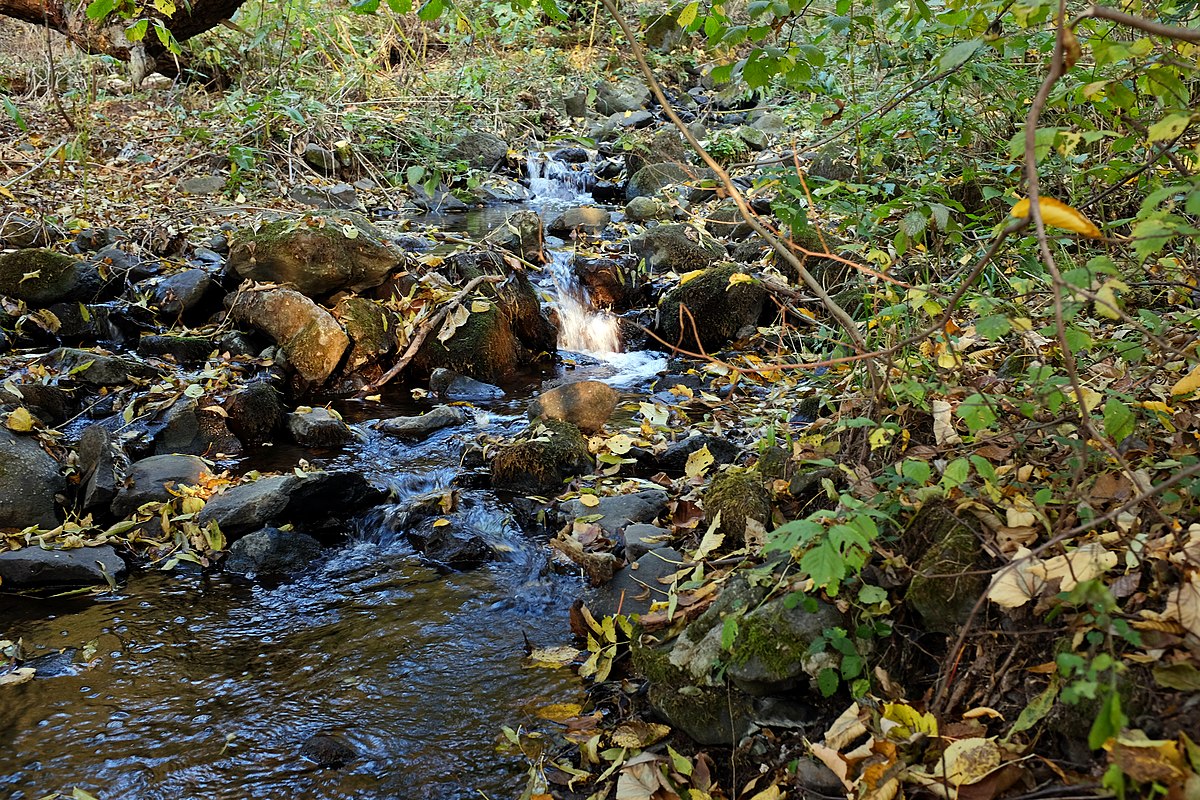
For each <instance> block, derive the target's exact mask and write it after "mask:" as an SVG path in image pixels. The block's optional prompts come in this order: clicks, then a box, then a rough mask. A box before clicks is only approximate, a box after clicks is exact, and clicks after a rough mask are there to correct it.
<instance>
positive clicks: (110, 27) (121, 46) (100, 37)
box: [0, 0, 246, 66]
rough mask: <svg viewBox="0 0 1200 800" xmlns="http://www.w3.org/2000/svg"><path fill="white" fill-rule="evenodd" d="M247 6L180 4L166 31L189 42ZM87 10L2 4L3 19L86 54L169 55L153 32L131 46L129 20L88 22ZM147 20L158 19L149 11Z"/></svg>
mask: <svg viewBox="0 0 1200 800" xmlns="http://www.w3.org/2000/svg"><path fill="white" fill-rule="evenodd" d="M245 2H246V0H192V2H191V4H190V6H191V7H190V9H189V8H187V6H188V5H189V4H187V3H182V2H181V3H179V10H178V11H176V12H175V14H173V15H172V16H170V17H168V18H166V20H165V22H166V27H167V30H169V31H171V33H172V34H173V35H174V36H175V38H176V39H177V40H178V41H180V42H184V41H187V40H188V39H190V38H192V37H193V36H196V35H198V34H201V33H204V32H205V31H207V30H211V29H213V28H215V27H217V26H218V25H220V24H221V23H222V22H224V21H225V20H228V19H229V18H230V17H232V16H233V14H234V12H236V11H237V10H238V8H240V7H241V6H242V4H243V3H245ZM87 6H88V3H87V0H0V16H6V17H13V18H14V19H19V20H22V21H24V22H29V23H31V24H33V25H44V26H46V27H48V28H50V29H51V30H55V31H58V32H59V33H61V34H62V35H63V36H65V37H67V39H68V40H69V41H70V42H71V43H72V44H74V45H75V46H76V47H78V48H79V49H81V50H83V51H84V52H87V53H93V54H103V55H109V56H112V57H114V58H119V59H120V60H122V61H128V60H129V59H130V55H131V53H132V51H133V50H134V49H135V48H136V46H137V45H139V44H140V45H142V47H143V48H144V52H145V54H146V55H147V56H149V57H150V58H153V59H158V57H159V56H161V55H162V54H163V53H165V52H166V48H165V47H163V45H162V43H161V42H160V41H159V40H158V37H157V36H156V35H155V33H154V31H153V29H151V30H149V31H147V33H146V36H145V38H144V39H143V40H142V41H141V42H138V43H131V42H130V41H129V40H128V39H126V38H125V26H126V24H127V21H126V20H122V19H119V18H109V19H107V20H105V21H103V22H101V23H99V24H97V23H95V22H93V21H92V20H90V19H88V17H87V14H86V13H85V11H86V9H87ZM147 16H157V15H155V14H153V12H151V11H150V10H149V9H148V10H147ZM160 18H161V17H160ZM160 66H162V65H161V64H160Z"/></svg>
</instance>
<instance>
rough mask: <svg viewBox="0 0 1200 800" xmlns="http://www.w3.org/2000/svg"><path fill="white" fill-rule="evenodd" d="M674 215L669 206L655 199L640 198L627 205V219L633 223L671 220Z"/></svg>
mask: <svg viewBox="0 0 1200 800" xmlns="http://www.w3.org/2000/svg"><path fill="white" fill-rule="evenodd" d="M674 213H675V212H674V211H672V210H671V207H670V206H669V205H667V204H666V203H664V202H663V201H661V200H659V199H657V198H654V197H645V196H638V197H635V198H633V199H632V200H630V201H629V202H628V203H626V204H625V218H626V219H628V220H630V221H632V222H646V221H647V220H652V219H670V218H671V217H672V216H674Z"/></svg>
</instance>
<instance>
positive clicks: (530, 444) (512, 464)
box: [492, 420, 593, 495]
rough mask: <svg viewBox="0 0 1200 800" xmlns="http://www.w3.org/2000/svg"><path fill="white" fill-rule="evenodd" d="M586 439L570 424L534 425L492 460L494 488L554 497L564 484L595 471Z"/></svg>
mask: <svg viewBox="0 0 1200 800" xmlns="http://www.w3.org/2000/svg"><path fill="white" fill-rule="evenodd" d="M592 466H593V464H592V456H591V453H589V452H588V446H587V439H585V438H584V437H583V434H582V433H580V432H579V429H578V428H576V427H575V426H574V425H572V424H570V423H569V422H559V421H556V420H548V421H546V422H535V423H533V424H532V425H531V426H530V427H529V430H528V431H526V433H525V434H524V437H523V438H522V439H521V440H519V441H517V442H515V443H513V444H510V445H508V446H506V447H504V448H503V449H501V450H500V452H498V453H497V454H496V456H495V458H493V459H492V485H493V486H494V487H495V488H496V489H501V490H504V491H510V492H518V493H521V494H537V495H555V494H558V492H560V491H561V490H562V488H563V482H564V481H565V480H567V479H568V478H571V477H573V476H575V475H581V474H583V473H586V472H590V471H591V470H592Z"/></svg>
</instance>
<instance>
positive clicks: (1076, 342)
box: [1063, 325, 1092, 353]
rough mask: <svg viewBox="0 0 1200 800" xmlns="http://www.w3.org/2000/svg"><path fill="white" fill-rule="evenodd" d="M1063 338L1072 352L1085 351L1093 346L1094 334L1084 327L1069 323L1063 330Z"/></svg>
mask: <svg viewBox="0 0 1200 800" xmlns="http://www.w3.org/2000/svg"><path fill="white" fill-rule="evenodd" d="M1063 338H1064V339H1065V340H1066V342H1067V347H1069V348H1070V349H1071V352H1072V353H1083V352H1085V351H1087V350H1088V349H1089V348H1090V347H1091V346H1092V336H1091V334H1089V333H1088V332H1087V331H1085V330H1083V329H1082V328H1077V327H1075V326H1074V325H1068V326H1067V328H1066V330H1064V331H1063Z"/></svg>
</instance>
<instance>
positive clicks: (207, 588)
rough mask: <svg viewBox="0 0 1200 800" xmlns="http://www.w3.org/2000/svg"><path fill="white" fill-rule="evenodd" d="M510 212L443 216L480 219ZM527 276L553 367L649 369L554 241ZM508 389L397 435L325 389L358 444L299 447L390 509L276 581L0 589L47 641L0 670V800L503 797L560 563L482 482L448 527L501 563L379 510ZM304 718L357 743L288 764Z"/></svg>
mask: <svg viewBox="0 0 1200 800" xmlns="http://www.w3.org/2000/svg"><path fill="white" fill-rule="evenodd" d="M556 163H557V162H556ZM547 169H548V170H556V169H558V167H547ZM567 172H571V171H570V170H567ZM538 180H541V181H544V182H545V185H544V186H542V185H539V184H538V183H537V182H536V181H538ZM571 180H574V179H571ZM582 185H583V184H582V183H580V184H579V185H578V186H575V185H574V184H573V183H571V182H570V180H568V179H566V178H564V177H563V176H562V175H559V176H558V177H557V178H555V177H554V176H553V175H547V174H545V173H541V174H539V175H538V177H537V178H536V179H535V182H534V186H535V188H536V189H537V190H538V191H539V192H541V193H543V196H544V197H545V196H549V197H550V198H551V200H550V201H547V202H544V203H543V204H542V205H541V206H538V208H539V210H543V211H546V212H547V213H548V212H549V211H552V210H553V203H554V202H555V201H554V200H553V198H558V200H557V202H558V203H559V204H561V203H562V202H563V200H569V201H575V200H578V199H579V187H581V186H582ZM572 187H574V188H572ZM511 210H513V208H507V209H505V208H500V209H488V210H485V211H483V212H480V213H478V214H477V215H475V216H474V217H469V218H461V219H460V220H458V224H459V225H461V226H462V227H460V229H470V228H472V226H474V227H476V228H481V229H484V230H486V229H487V228H490V227H492V226H494V225H495V224H499V223H500V222H502V221H503V218H504V216H506V214H507V213H508V212H510V211H511ZM547 277H548V280H547V282H546V283H545V284H544V285H545V288H546V291H547V292H548V293H549V294H551V295H555V296H556V297H555V298H554V299H555V300H556V302H557V304H558V307H559V314H560V318H561V319H562V320H563V323H564V324H563V331H564V332H563V338H562V342H561V344H562V346H563V348H564V349H566V350H573V351H576V352H575V353H568V354H565V357H567V358H569V359H570V361H571V362H572V364H573V365H574V366H575V373H574V375H573V376H572V377H573V378H575V377H582V376H589V377H593V376H594V377H599V378H601V379H604V380H607V381H609V382H610V383H612V384H613V385H616V386H619V387H631V386H636V385H638V384H640V383H644V382H645V380H646V379H647V378H648V377H649V376H651V375H653V374H654V373H655V372H657V371H658V370H659V369H661V367H662V366H663V362H662V359H661V357H658V356H652V355H648V354H644V353H628V354H627V353H620V352H618V351H619V342H618V341H617V339H616V335H615V322H614V321H612V320H609V319H606V318H604V317H603V316H601V315H596V314H594V313H593V312H591V310H590V309H589V308H588V307H587V298H586V295H585V294H584V293H583V291H582V287H580V286H579V285H578V284H577V283H576V282H574V280H573V278H571V277H570V269H569V254H564V253H557V254H555V258H554V262H553V264H552V266H551V268H550V269H549V270H548V275H547ZM525 402H526V398H525V397H521V396H517V397H510V398H505V399H502V400H499V401H497V402H496V403H495V404H493V405H492V406H491V407H490V408H488V409H484V411H483V412H481V414H480V417H481V418H480V420H478V422H477V426H476V427H475V428H474V429H468V430H460V431H442V432H440V433H438V434H436V435H435V436H434V437H432V438H431V439H429V440H427V441H425V442H423V443H420V444H418V445H408V444H405V443H402V442H399V441H397V440H394V439H390V438H387V437H381V436H379V435H378V434H375V433H374V432H372V431H370V429H369V428H368V427H367V426H366V425H365V424H363V423H365V422H368V421H369V419H367V418H366V416H365V415H367V414H370V415H372V416H374V417H380V416H388V415H389V414H394V413H415V412H416V410H417V409H415V408H413V407H412V406H411V405H408V406H399V407H394V408H388V407H383V408H380V407H379V406H355V405H350V404H346V405H344V406H343V407H342V408H341V410H342V412H343V414H344V415H345V416H346V418H347V419H348V420H352V421H355V422H357V423H359V424H358V425H357V428H358V429H359V430H360V432H361V433H362V434H363V441H361V442H360V443H359V444H358V445H356V446H354V447H353V448H351V449H350V450H349V451H347V452H345V453H343V454H341V455H339V456H337V457H335V458H331V459H326V460H319V459H313V460H314V463H315V464H317V465H318V466H327V467H339V468H349V469H358V470H362V471H364V472H366V473H367V474H368V475H370V476H371V478H372V479H373V480H375V481H376V482H378V483H380V484H383V485H387V486H389V487H390V488H391V489H392V490H393V491H394V492H395V494H396V496H397V498H398V503H397V504H396V505H395V506H385V507H383V508H382V509H377V510H375V511H373V512H372V513H371V514H370V515H369V516H368V517H367V518H366V519H363V520H360V521H359V522H358V523H357V524H356V526H355V527H354V528H353V529H351V530H347V531H346V532H345V533H346V535H347V544H345V545H343V546H341V547H338V548H333V549H330V550H328V551H326V557H325V558H324V559H323V560H322V561H321V562H319V563H318V564H316V565H314V566H313V568H311V569H310V570H309V571H308V572H306V573H304V574H301V575H299V576H297V577H294V578H292V579H290V580H287V581H285V582H283V583H279V584H262V583H252V582H247V581H241V580H237V579H233V578H226V577H224V576H218V577H203V576H199V575H191V576H188V575H179V574H163V573H157V572H143V573H138V574H135V575H133V576H132V577H131V578H130V580H129V582H128V584H127V585H126V586H124V587H123V588H122V589H121V591H120V592H118V593H116V594H112V595H107V596H104V597H101V598H99V599H94V600H78V599H77V600H57V601H26V600H21V599H16V598H4V597H0V638H11V639H16V638H18V637H19V638H21V639H23V640H24V644H25V646H26V649H27V651H28V652H29V653H30V654H31V655H34V656H39V655H48V656H51V657H53V654H55V653H58V652H59V651H65V652H64V653H63V655H61V656H59V657H57V658H53V661H54V662H55V663H53V664H50V663H43V664H42V665H41V666H42V667H43V668H42V669H39V677H38V678H37V679H35V680H33V681H30V682H28V683H24V684H21V685H17V686H0V798H5V799H6V800H32V798H38V797H42V796H43V795H47V794H50V793H52V792H62V793H64V794H66V795H67V796H70V794H71V792H72V790H73V789H74V788H75V787H79V788H81V789H84V790H86V791H89V792H91V793H92V794H93V795H95V796H96V797H98V798H101V800H110V799H112V800H115V799H116V798H120V799H121V800H143V799H145V800H180V798H184V799H190V798H231V799H233V798H239V799H240V798H246V799H248V800H258V799H259V798H261V799H262V800H267V798H272V799H273V800H274V799H276V798H283V797H289V798H290V797H302V798H356V799H357V800H367V799H369V798H370V799H373V798H379V799H380V800H384V799H392V798H397V799H403V798H424V797H436V798H440V799H441V800H456V799H457V798H468V797H471V798H479V797H490V798H493V800H499V798H504V797H513V796H515V795H516V794H517V793H518V791H519V786H520V785H521V783H522V778H523V774H524V770H525V768H526V765H525V763H524V762H523V760H522V759H521V758H520V757H517V756H514V755H510V754H507V753H503V752H500V751H498V749H497V744H498V742H499V740H500V731H501V728H502V727H503V726H505V725H509V726H513V727H516V726H520V725H525V726H534V727H537V726H538V725H539V724H542V725H545V723H539V722H538V720H537V718H536V711H537V709H538V708H540V707H541V706H543V705H546V704H549V703H553V702H565V701H570V700H572V699H578V696H579V694H580V692H581V686H580V684H579V681H578V680H577V679H576V678H575V677H574V676H573V675H572V674H571V673H570V672H568V671H565V670H557V671H556V670H547V669H528V668H526V667H525V666H524V665H523V664H522V659H523V657H524V646H525V640H526V637H527V638H528V640H529V641H530V642H532V643H533V644H534V645H536V646H545V645H555V644H563V643H565V641H566V640H567V638H568V633H567V621H566V610H567V607H568V605H569V604H570V602H571V600H572V599H573V598H574V597H575V596H576V595H577V594H578V592H579V590H580V588H581V587H580V585H579V582H578V579H577V578H576V577H574V576H568V575H560V574H556V573H554V572H552V571H551V570H549V569H548V566H547V562H546V558H545V545H544V542H542V541H539V540H537V539H536V538H531V537H530V536H529V535H528V534H526V533H524V532H522V531H521V530H519V529H518V528H517V527H516V526H515V525H514V524H513V522H512V520H511V519H510V517H509V514H508V511H507V509H506V508H505V507H504V506H503V505H502V504H500V503H499V502H498V501H497V500H496V499H495V498H494V497H492V496H491V495H490V494H489V493H487V492H482V491H475V490H463V491H462V502H461V504H460V508H462V509H464V510H462V511H461V512H458V513H459V517H458V518H457V519H456V520H455V521H456V524H461V525H463V526H466V527H469V528H470V529H472V530H474V531H476V532H478V533H480V534H482V535H483V536H485V537H486V538H487V539H488V540H489V541H490V542H491V543H492V544H493V545H494V546H496V548H497V549H498V550H499V551H500V552H501V553H502V558H501V560H499V561H498V562H495V563H492V564H490V565H487V566H485V567H483V568H480V569H478V570H474V571H470V572H461V573H450V574H444V573H441V572H439V571H437V570H435V569H433V568H432V567H430V566H429V565H428V564H426V563H424V562H423V561H422V560H421V559H420V558H419V557H418V556H417V555H416V554H415V553H414V552H413V550H412V549H411V547H410V546H409V545H408V544H407V543H406V541H405V540H404V538H403V536H401V535H399V534H397V533H396V532H395V530H394V526H393V523H392V515H393V513H394V512H395V510H396V509H397V508H399V507H400V506H401V505H402V504H403V501H404V500H405V499H406V498H411V497H414V496H417V495H420V494H423V493H427V492H431V491H436V490H439V489H443V488H445V487H446V486H447V485H448V484H449V482H450V481H451V479H452V477H453V475H454V473H455V471H456V466H455V464H454V462H453V458H454V455H453V454H455V453H457V452H458V451H459V449H460V446H461V443H462V441H463V440H465V439H470V438H473V437H474V436H475V435H476V434H477V433H478V430H479V427H480V426H483V427H487V428H489V429H490V430H491V431H492V432H493V433H505V432H513V431H515V430H517V429H518V428H519V427H520V426H521V425H522V424H523V423H522V420H523V417H524V415H523V411H524V403H525ZM299 457H309V458H312V455H311V454H310V453H307V452H305V451H302V450H300V449H298V448H288V447H286V446H282V445H281V446H277V447H275V448H270V449H269V450H268V452H267V455H265V456H263V457H260V458H256V463H255V464H254V466H257V467H259V468H261V469H289V468H290V467H291V466H292V465H294V464H295V463H296V460H297V459H298V458H299ZM43 675H44V676H45V677H42V676H43ZM316 733H329V734H333V735H335V736H337V737H338V738H340V739H342V740H343V741H345V742H347V743H348V744H350V745H351V746H352V747H353V748H354V749H355V751H356V752H357V753H358V758H356V759H355V760H353V761H352V762H350V763H349V764H348V765H347V766H345V767H343V768H340V769H319V768H317V767H316V766H315V765H313V764H312V763H310V762H307V761H305V760H304V759H303V758H301V757H300V756H299V754H298V751H299V748H300V745H301V743H302V742H303V741H304V740H305V739H306V738H308V737H309V736H311V735H313V734H316Z"/></svg>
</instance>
